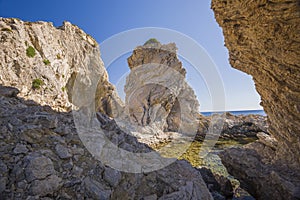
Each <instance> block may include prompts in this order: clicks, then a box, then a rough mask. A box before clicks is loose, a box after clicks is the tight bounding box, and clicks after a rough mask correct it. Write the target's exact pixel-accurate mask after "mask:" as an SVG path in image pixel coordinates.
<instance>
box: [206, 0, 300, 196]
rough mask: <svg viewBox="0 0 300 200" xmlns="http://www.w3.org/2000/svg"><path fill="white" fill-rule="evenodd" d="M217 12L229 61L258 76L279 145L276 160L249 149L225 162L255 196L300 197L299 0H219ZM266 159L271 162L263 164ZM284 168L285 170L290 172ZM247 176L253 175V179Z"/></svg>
mask: <svg viewBox="0 0 300 200" xmlns="http://www.w3.org/2000/svg"><path fill="white" fill-rule="evenodd" d="M212 9H213V10H214V13H215V18H216V20H217V22H218V23H219V25H220V26H221V27H222V29H223V34H224V37H225V45H226V47H227V48H228V50H229V56H230V58H229V61H230V63H231V65H232V66H233V67H234V68H236V69H239V70H241V71H244V72H246V73H247V74H250V75H252V76H253V80H254V82H255V86H256V90H257V92H258V93H259V94H260V95H261V100H262V102H261V105H262V106H263V107H264V110H265V112H266V114H267V115H268V120H269V128H268V132H269V133H270V135H272V136H273V137H274V138H275V139H276V140H277V143H278V144H277V147H276V150H275V151H274V150H273V155H269V156H270V157H267V158H265V157H264V156H262V158H260V157H261V154H262V153H263V151H259V150H255V149H253V148H250V150H249V149H248V148H245V149H243V150H239V153H238V152H237V150H232V152H231V153H229V152H228V153H226V154H224V156H223V160H224V163H225V165H226V166H227V167H228V169H229V171H231V172H232V173H233V172H234V174H236V175H239V176H236V177H237V178H240V179H243V182H244V183H245V184H244V185H246V184H248V185H251V192H252V193H251V194H253V196H254V197H255V198H258V199H265V198H264V197H266V198H270V197H273V198H274V199H297V198H299V197H297V192H296V191H297V190H298V189H297V188H299V187H300V179H299V174H300V168H299V166H300V153H299V152H300V136H299V133H300V129H299V127H300V115H299V111H300V109H299V99H300V91H299V87H300V81H299V79H300V77H299V74H300V71H299V69H300V67H299V63H300V58H299V53H300V52H299V50H300V43H299V39H298V38H299V37H298V35H299V31H300V15H299V10H300V5H299V1H297V0H292V1H286V0H279V1H255V0H248V1H238V0H234V1H217V0H213V1H212ZM256 145H260V146H261V145H263V144H262V143H260V144H258V143H256ZM264 146H265V147H267V146H266V145H264ZM267 149H269V148H267ZM270 151H271V150H270ZM234 152H236V153H234ZM267 152H269V150H268V151H267ZM241 154H242V155H243V156H241ZM240 158H243V159H244V161H241V159H240ZM266 159H268V164H266V162H262V160H266ZM233 160H238V161H239V162H238V163H239V164H243V165H242V166H243V167H242V168H241V167H238V165H237V163H236V162H230V161H233ZM254 166H256V167H254ZM280 166H285V170H283V171H282V170H281V168H280ZM250 169H251V170H250ZM238 170H240V172H238ZM270 170H271V171H272V172H271V171H270ZM288 171H289V172H288ZM250 172H251V173H250ZM245 174H247V175H251V179H250V178H247V177H246V175H245ZM261 186H263V187H261ZM249 187H250V186H249ZM275 188H280V189H279V190H277V189H275ZM262 189H263V190H262ZM267 194H269V195H270V196H268V197H267Z"/></svg>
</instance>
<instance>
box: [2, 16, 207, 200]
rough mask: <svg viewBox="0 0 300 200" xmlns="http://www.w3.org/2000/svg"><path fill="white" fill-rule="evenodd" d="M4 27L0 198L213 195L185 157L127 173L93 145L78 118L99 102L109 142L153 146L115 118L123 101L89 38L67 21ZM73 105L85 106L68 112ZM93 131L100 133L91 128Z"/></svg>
mask: <svg viewBox="0 0 300 200" xmlns="http://www.w3.org/2000/svg"><path fill="white" fill-rule="evenodd" d="M0 27H1V32H0V34H1V47H0V48H1V51H0V59H1V62H0V63H1V65H0V66H1V68H0V118H1V120H0V133H1V134H0V199H195V200H196V199H205V200H206V199H212V197H211V194H210V193H209V191H208V189H207V187H206V185H205V183H204V182H203V180H202V177H201V174H200V172H199V171H198V170H197V169H195V168H193V167H192V166H191V165H190V164H189V163H188V162H186V161H178V160H176V159H174V162H172V163H170V164H169V165H168V166H166V167H165V168H162V169H159V170H155V171H149V172H145V171H143V173H126V172H124V171H122V170H116V169H113V168H111V167H110V166H108V165H107V164H106V163H105V161H102V160H101V161H99V158H97V156H95V155H92V154H91V152H90V151H88V150H89V149H88V148H90V146H85V145H84V144H83V141H82V138H81V137H80V134H79V133H78V126H76V121H75V119H76V118H75V117H74V116H75V113H76V112H80V111H82V112H83V113H85V112H87V113H89V112H90V111H89V110H88V109H89V108H91V109H93V107H94V106H96V110H95V111H94V112H95V113H96V114H95V115H93V116H90V117H91V118H92V119H91V121H93V122H95V123H96V124H97V125H99V126H97V129H98V130H101V132H102V133H103V134H104V137H105V138H106V140H105V142H106V143H105V145H109V144H113V145H115V146H116V147H118V150H119V151H123V152H132V153H141V152H143V153H147V152H153V150H152V149H151V148H149V147H148V146H147V145H145V144H143V143H139V142H138V141H137V139H136V138H135V137H133V136H132V135H129V134H127V133H126V132H124V131H123V130H121V129H120V128H119V127H118V125H117V124H116V122H115V120H113V119H112V118H110V117H109V115H112V116H113V115H114V113H113V112H114V111H116V110H117V109H118V108H116V107H114V106H115V105H118V103H121V102H118V101H119V100H118V97H117V95H116V93H115V91H114V87H113V86H112V85H111V84H110V83H109V82H108V78H107V73H106V71H105V69H104V66H103V63H102V61H101V58H100V53H99V50H98V45H97V43H96V42H95V41H94V40H93V39H92V38H91V37H90V36H88V35H87V34H86V33H84V32H83V31H82V30H80V29H79V28H78V27H76V26H74V25H71V24H70V23H68V22H65V23H64V25H63V26H62V27H60V28H55V27H53V26H52V24H51V23H46V22H36V23H30V22H23V21H21V20H17V19H4V18H1V20H0ZM94 81H97V82H96V83H98V84H96V85H91V83H94ZM10 86H13V87H10ZM75 86H76V87H75ZM74 87H75V88H77V90H75V91H76V92H78V91H79V92H80V93H76V92H74ZM91 88H92V91H94V92H95V93H96V95H94V96H95V98H94V96H92V95H89V94H90V93H89V92H90V89H91ZM91 99H95V105H94V104H92V102H94V101H93V100H92V101H91ZM74 100H75V101H74ZM74 104H75V105H74ZM70 106H71V107H70ZM74 106H76V107H77V108H76V109H78V111H76V112H62V111H63V110H68V109H71V108H73V107H74ZM97 111H100V112H97ZM83 120H85V119H83ZM92 135H95V137H97V136H98V135H97V134H95V133H93V132H88V133H86V136H92ZM97 138H99V137H97ZM91 142H92V143H93V142H94V143H93V144H95V141H93V140H92V141H91ZM95 148H96V150H98V152H97V153H99V154H103V153H107V152H104V151H99V148H97V146H96V147H95ZM108 150H109V149H108ZM108 153H112V154H113V153H115V152H108ZM155 154H156V155H158V154H157V153H155ZM119 156H120V155H119ZM110 159H112V160H113V161H114V162H120V160H121V159H127V158H120V160H118V158H116V157H110ZM127 160H128V159H127ZM144 165H146V166H147V163H144Z"/></svg>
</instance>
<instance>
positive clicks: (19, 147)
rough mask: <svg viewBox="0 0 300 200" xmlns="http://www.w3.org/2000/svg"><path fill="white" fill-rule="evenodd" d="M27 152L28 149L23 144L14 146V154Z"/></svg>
mask: <svg viewBox="0 0 300 200" xmlns="http://www.w3.org/2000/svg"><path fill="white" fill-rule="evenodd" d="M27 152H28V149H27V147H26V145H24V144H17V146H16V147H15V148H14V154H21V153H23V154H25V153H27Z"/></svg>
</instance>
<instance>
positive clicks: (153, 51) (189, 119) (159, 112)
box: [125, 42, 199, 134]
mask: <svg viewBox="0 0 300 200" xmlns="http://www.w3.org/2000/svg"><path fill="white" fill-rule="evenodd" d="M128 65H129V68H130V69H131V72H130V74H129V75H128V77H127V79H126V84H125V93H126V99H125V113H126V114H127V116H129V118H130V122H131V124H133V125H136V126H140V127H148V128H150V129H151V128H152V129H153V130H156V131H163V132H168V131H169V132H180V133H185V134H189V133H190V134H195V133H196V132H197V130H198V127H199V122H198V120H197V119H198V116H199V103H198V101H197V98H196V95H195V93H194V91H193V89H192V88H191V87H190V86H189V85H188V84H187V82H186V80H185V75H186V71H185V69H184V68H183V66H182V63H181V62H180V60H179V59H178V57H177V47H176V45H175V44H174V43H170V44H166V45H163V44H160V43H159V42H155V43H150V44H145V45H143V46H138V47H136V48H135V49H134V51H133V53H132V55H131V56H130V57H129V58H128ZM154 132H155V131H154Z"/></svg>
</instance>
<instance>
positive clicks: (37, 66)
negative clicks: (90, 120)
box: [0, 18, 121, 115]
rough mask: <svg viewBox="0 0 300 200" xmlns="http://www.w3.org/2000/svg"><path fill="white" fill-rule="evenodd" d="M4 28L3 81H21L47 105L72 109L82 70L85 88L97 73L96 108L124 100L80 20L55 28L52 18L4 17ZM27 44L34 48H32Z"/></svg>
mask: <svg viewBox="0 0 300 200" xmlns="http://www.w3.org/2000/svg"><path fill="white" fill-rule="evenodd" d="M0 34H1V39H0V43H1V46H0V61H1V62H0V84H3V85H7V86H14V87H17V88H18V89H19V90H20V95H21V96H23V97H25V98H30V99H35V100H36V101H37V102H39V103H41V104H42V105H50V106H52V107H53V108H55V109H57V110H68V109H70V108H71V106H72V98H73V88H72V87H73V84H74V81H75V79H76V77H77V76H78V75H79V76H80V79H81V80H80V81H81V83H82V85H81V87H82V89H83V90H84V88H85V87H88V86H89V85H90V84H91V80H90V79H89V75H90V74H94V75H95V77H97V78H98V80H99V83H98V87H97V88H96V90H97V93H96V97H95V98H96V102H97V103H96V108H97V109H98V110H99V111H101V112H103V113H106V114H109V115H111V114H112V113H111V112H112V110H113V109H115V108H114V106H115V104H114V101H118V102H119V104H121V102H120V100H119V98H118V96H117V95H116V93H115V90H114V86H113V85H111V84H110V83H109V82H108V75H107V72H106V70H105V68H104V65H103V62H102V60H101V58H100V52H99V46H98V44H97V42H96V41H95V40H94V39H93V38H92V37H91V36H89V35H88V34H86V33H84V32H83V31H82V30H81V29H80V28H78V27H77V26H75V25H72V24H71V23H69V22H64V23H63V25H62V26H61V27H59V28H56V27H54V26H53V24H52V23H48V22H35V23H32V22H24V21H21V20H19V19H7V18H0ZM28 48H33V50H32V51H33V52H34V53H31V54H30V53H29V54H28V52H27V51H28ZM35 79H40V80H41V81H42V82H43V84H41V85H40V88H35V89H34V88H33V87H32V86H33V81H34V80H35ZM96 84H97V82H96ZM93 95H94V94H93ZM80 98H81V100H82V101H85V102H88V100H87V99H85V98H89V99H91V96H88V97H86V96H84V95H81V97H80Z"/></svg>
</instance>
